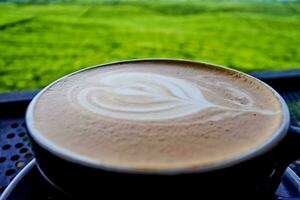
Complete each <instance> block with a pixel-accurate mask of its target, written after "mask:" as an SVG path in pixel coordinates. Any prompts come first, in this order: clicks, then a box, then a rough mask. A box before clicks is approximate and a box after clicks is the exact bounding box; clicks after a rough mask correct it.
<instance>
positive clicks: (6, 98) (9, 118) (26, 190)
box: [0, 70, 300, 200]
mask: <svg viewBox="0 0 300 200" xmlns="http://www.w3.org/2000/svg"><path fill="white" fill-rule="evenodd" d="M252 75H254V76H256V77H258V78H259V79H261V80H263V81H265V82H267V83H268V84H270V85H271V86H273V87H274V88H275V89H276V90H277V91H278V92H279V93H280V94H281V95H282V96H283V98H284V99H285V100H286V101H287V103H288V105H289V108H290V111H291V119H292V120H291V127H293V128H294V129H295V130H299V132H300V70H293V71H284V72H259V73H253V74H252ZM37 92H38V91H29V92H17V93H7V94H0V195H1V193H2V192H3V191H4V189H5V188H6V187H7V186H8V184H9V183H10V182H12V183H11V185H10V187H8V188H7V190H6V191H5V195H4V196H2V198H4V197H5V196H6V197H7V198H6V197H5V199H7V200H17V199H23V200H25V199H39V200H43V199H53V200H54V199H59V197H58V196H57V193H56V191H53V190H52V188H51V187H49V185H47V183H45V181H44V180H43V179H42V177H41V176H40V175H39V173H38V172H37V169H36V166H35V163H34V161H32V162H31V163H30V164H29V165H27V164H28V163H29V162H30V161H31V160H32V159H33V156H32V153H31V149H30V143H29V141H28V137H27V132H26V130H25V127H24V114H25V110H26V108H27V105H28V103H29V102H30V101H31V99H32V98H33V97H34V96H35V95H36V94H37ZM26 165H27V166H26ZM25 166H26V167H25ZM23 167H25V168H24V170H23V171H22V172H21V173H19V172H20V171H21V169H22V168H23ZM18 173H19V174H18ZM17 174H18V176H17V177H16V178H14V177H15V176H16V175H17ZM299 177H300V162H298V163H297V162H295V163H293V164H291V165H290V167H289V168H288V169H287V170H286V172H285V174H284V176H283V177H282V182H281V184H280V186H279V188H278V190H277V192H276V194H277V196H278V199H290V200H292V199H300V178H299ZM13 179H14V180H13ZM38 191H42V192H41V193H40V192H38Z"/></svg>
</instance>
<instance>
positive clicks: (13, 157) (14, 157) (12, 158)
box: [10, 155, 20, 161]
mask: <svg viewBox="0 0 300 200" xmlns="http://www.w3.org/2000/svg"><path fill="white" fill-rule="evenodd" d="M19 158H20V156H19V155H13V156H12V157H11V158H10V160H11V161H17V160H18V159H19Z"/></svg>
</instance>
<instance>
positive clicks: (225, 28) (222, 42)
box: [0, 1, 300, 92]
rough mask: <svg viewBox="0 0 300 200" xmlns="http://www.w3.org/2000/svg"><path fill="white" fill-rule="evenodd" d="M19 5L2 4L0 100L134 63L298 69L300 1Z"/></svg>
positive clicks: (119, 2)
mask: <svg viewBox="0 0 300 200" xmlns="http://www.w3.org/2000/svg"><path fill="white" fill-rule="evenodd" d="M24 2H26V1H23V3H0V92H5V91H12V90H24V89H36V88H41V87H44V86H46V85H47V84H49V83H50V82H52V81H53V80H55V79H57V78H59V77H61V76H63V75H65V74H67V73H70V72H73V71H75V70H79V69H82V68H85V67H88V66H91V65H96V64H100V63H106V62H111V61H118V60H124V59H134V58H152V57H155V58H180V59H191V60H201V61H206V62H210V63H216V64H220V65H224V66H227V67H232V68H236V69H239V70H243V71H246V72H249V71H253V70H255V71H257V70H282V69H295V68H300V3H299V1H295V2H235V1H231V2H225V1H220V2H216V1H215V2H207V1H206V2H200V3H199V2H195V1H191V2H183V1H177V2H175V1H131V2H127V1H126V2H124V1H104V2H93V3H83V2H76V3H74V2H69V1H68V2H67V3H45V2H40V1H36V2H38V3H24Z"/></svg>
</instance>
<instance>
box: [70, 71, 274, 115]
mask: <svg viewBox="0 0 300 200" xmlns="http://www.w3.org/2000/svg"><path fill="white" fill-rule="evenodd" d="M202 84H203V85H196V84H194V83H192V82H190V81H187V80H184V79H180V78H175V77H169V76H166V75H159V74H152V73H143V72H122V71H116V72H114V73H107V74H101V75H99V76H96V77H93V78H92V79H89V80H86V83H85V84H84V85H75V86H74V87H73V88H72V89H71V90H70V92H69V101H70V102H71V103H73V104H74V106H75V107H77V106H78V105H80V107H81V108H83V109H84V110H86V111H88V112H93V113H96V114H98V115H101V116H106V117H110V118H116V119H125V120H135V121H145V120H149V121H155V120H167V119H174V118H178V117H183V116H187V115H192V114H194V113H197V112H201V111H203V110H205V109H207V108H217V109H221V110H223V112H221V113H216V114H215V115H211V116H210V117H207V118H205V120H203V121H209V120H210V121H216V120H220V119H222V118H224V117H227V116H235V115H238V114H241V113H243V112H259V113H263V114H274V112H273V111H268V110H262V109H259V108H256V107H255V105H254V102H253V99H252V98H251V96H250V95H247V93H245V92H243V91H241V90H238V89H236V88H234V87H233V86H232V85H228V84H227V83H223V82H221V81H215V82H213V83H210V82H203V83H202ZM212 85H215V86H217V87H220V88H223V89H224V91H225V93H226V95H225V96H224V101H227V102H228V103H229V104H230V106H224V105H216V104H214V103H212V102H209V101H208V100H207V99H206V98H205V97H204V96H203V94H202V92H201V90H203V91H206V92H208V93H212V94H213V95H218V94H217V92H216V91H214V90H212V87H211V86H212ZM78 88H80V89H78ZM74 100H75V101H74Z"/></svg>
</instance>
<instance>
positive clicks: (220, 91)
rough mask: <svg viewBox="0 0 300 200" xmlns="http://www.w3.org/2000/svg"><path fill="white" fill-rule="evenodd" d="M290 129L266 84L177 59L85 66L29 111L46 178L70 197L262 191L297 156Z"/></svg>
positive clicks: (281, 104) (285, 111) (29, 124)
mask: <svg viewBox="0 0 300 200" xmlns="http://www.w3.org/2000/svg"><path fill="white" fill-rule="evenodd" d="M289 123H290V118H289V111H288V108H287V105H286V103H285V101H284V100H283V99H282V97H281V96H280V95H279V94H278V93H277V92H276V91H275V90H274V89H272V88H271V87H270V86H268V85H266V84H265V83H263V82H261V81H259V80H257V79H256V78H254V77H252V76H250V75H247V74H245V73H242V72H239V71H236V70H233V69H229V68H225V67H222V66H218V65H213V64H208V63H204V62H194V61H186V60H174V59H141V60H129V61H121V62H114V63H109V64H104V65H97V66H94V67H90V68H87V69H83V70H81V71H78V72H75V73H72V74H70V75H67V76H65V77H62V78H61V79H58V80H57V81H55V82H53V83H52V84H50V85H49V86H47V87H46V88H45V89H43V90H42V91H41V92H40V93H39V94H38V95H37V96H36V97H35V98H34V99H33V101H32V102H31V103H30V105H29V108H28V110H27V112H26V125H27V129H28V131H29V134H30V138H31V140H32V144H33V151H34V154H35V157H36V161H37V166H38V168H39V171H40V173H41V174H42V175H43V177H44V178H45V179H46V180H47V181H48V182H49V183H50V184H52V185H53V186H54V187H55V188H57V189H58V190H60V191H62V193H64V194H65V195H66V196H68V197H71V198H75V197H87V196H89V197H96V196H97V197H99V199H100V197H101V196H106V195H109V196H110V197H112V198H113V197H118V196H119V195H120V194H121V195H123V196H124V197H130V198H140V197H141V196H140V194H143V195H147V196H152V197H160V196H162V195H164V196H169V197H173V196H174V197H176V196H177V197H178V196H180V195H183V196H185V197H194V196H195V197H197V196H201V195H202V196H203V195H204V196H207V195H208V196H210V197H211V198H217V197H219V196H227V197H231V199H233V198H239V197H240V195H245V194H248V197H250V196H253V195H264V192H265V191H271V190H273V189H274V188H275V186H276V184H277V183H278V177H280V174H281V173H283V169H284V168H285V167H286V166H287V165H288V164H289V163H290V162H291V161H292V160H294V159H296V158H297V157H298V156H299V154H300V153H299V154H298V155H292V154H291V150H292V148H293V147H295V145H296V144H300V139H299V134H298V133H297V131H293V130H291V131H288V130H289ZM270 180H273V182H276V183H275V184H274V183H272V184H270ZM274 185H275V186H274ZM215 191H218V192H215ZM263 191H264V192H263ZM124 197H123V198H124ZM208 199H209V198H208Z"/></svg>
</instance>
